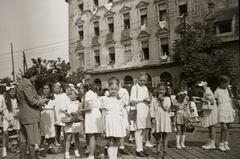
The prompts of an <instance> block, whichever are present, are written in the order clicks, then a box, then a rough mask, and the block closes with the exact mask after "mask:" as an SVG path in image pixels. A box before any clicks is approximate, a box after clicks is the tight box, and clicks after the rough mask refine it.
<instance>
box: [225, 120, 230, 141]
mask: <svg viewBox="0 0 240 159" xmlns="http://www.w3.org/2000/svg"><path fill="white" fill-rule="evenodd" d="M226 125H227V130H226V137H225V140H224V141H227V142H228V139H229V127H230V123H227V124H226Z"/></svg>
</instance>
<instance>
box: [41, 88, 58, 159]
mask: <svg viewBox="0 0 240 159" xmlns="http://www.w3.org/2000/svg"><path fill="white" fill-rule="evenodd" d="M41 98H43V99H44V98H47V99H50V100H49V102H48V104H46V105H45V106H43V107H42V111H41V120H40V130H41V143H40V148H41V149H40V151H41V152H43V151H44V145H43V144H44V140H46V141H47V143H48V151H47V152H48V153H49V154H56V151H55V150H54V149H53V144H54V142H55V136H56V132H55V122H56V121H55V112H54V107H55V100H54V99H52V98H54V97H53V96H51V94H50V86H49V84H45V85H44V86H43V94H42V96H41ZM41 152H40V155H41V156H42V157H46V155H45V153H41Z"/></svg>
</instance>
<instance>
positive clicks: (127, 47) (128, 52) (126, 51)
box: [124, 44, 132, 62]
mask: <svg viewBox="0 0 240 159" xmlns="http://www.w3.org/2000/svg"><path fill="white" fill-rule="evenodd" d="M124 61H125V62H131V61H132V55H131V45H130V44H128V45H124Z"/></svg>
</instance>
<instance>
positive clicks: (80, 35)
mask: <svg viewBox="0 0 240 159" xmlns="http://www.w3.org/2000/svg"><path fill="white" fill-rule="evenodd" d="M78 34H79V39H80V40H83V39H84V33H83V26H82V25H81V26H79V27H78Z"/></svg>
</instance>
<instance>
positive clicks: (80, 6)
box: [78, 3, 83, 12]
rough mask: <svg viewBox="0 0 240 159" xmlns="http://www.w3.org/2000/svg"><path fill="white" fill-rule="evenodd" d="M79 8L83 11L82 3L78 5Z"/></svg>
mask: <svg viewBox="0 0 240 159" xmlns="http://www.w3.org/2000/svg"><path fill="white" fill-rule="evenodd" d="M78 8H79V10H80V11H81V12H82V11H83V3H82V4H79V5H78Z"/></svg>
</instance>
